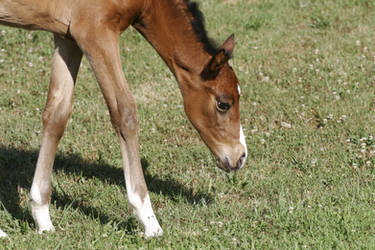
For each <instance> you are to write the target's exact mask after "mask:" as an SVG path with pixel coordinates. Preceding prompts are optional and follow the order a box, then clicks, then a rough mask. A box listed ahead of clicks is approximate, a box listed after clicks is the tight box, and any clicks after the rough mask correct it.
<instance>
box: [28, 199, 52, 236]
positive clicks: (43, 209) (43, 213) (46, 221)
mask: <svg viewBox="0 0 375 250" xmlns="http://www.w3.org/2000/svg"><path fill="white" fill-rule="evenodd" d="M31 210H32V211H31V212H32V215H33V218H34V221H35V224H36V227H37V228H38V233H39V234H42V233H43V232H53V231H55V228H54V226H53V225H52V222H51V218H50V216H49V205H48V204H45V205H41V206H40V205H38V204H36V203H34V202H32V203H31Z"/></svg>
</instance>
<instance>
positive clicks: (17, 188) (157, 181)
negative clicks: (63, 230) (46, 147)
mask: <svg viewBox="0 0 375 250" xmlns="http://www.w3.org/2000/svg"><path fill="white" fill-rule="evenodd" d="M38 153H39V152H38V151H35V150H34V151H33V150H31V151H30V150H24V149H21V148H10V147H6V146H3V145H1V144H0V205H1V203H2V204H3V206H4V208H5V209H6V210H7V211H8V212H9V213H10V214H11V215H12V217H13V218H14V219H16V220H20V221H24V222H27V223H29V224H32V223H33V219H32V217H31V213H30V211H29V210H28V209H27V208H25V206H20V204H21V203H22V202H25V200H24V199H25V198H24V197H25V196H24V195H21V193H22V192H25V191H24V190H25V189H26V190H30V187H31V183H32V178H33V175H34V171H35V165H36V161H37V158H38ZM141 164H142V168H143V172H144V176H145V179H146V183H147V187H148V189H149V191H150V192H153V193H156V194H162V195H165V196H166V197H168V198H170V199H171V200H174V201H176V200H178V201H181V199H179V198H178V197H183V198H184V199H185V201H186V202H187V203H190V204H199V203H201V202H203V201H204V202H205V203H211V202H212V201H213V197H212V196H211V195H210V194H206V193H203V192H195V191H193V189H191V188H188V187H186V186H184V185H182V184H181V183H178V182H177V181H176V180H174V179H172V178H170V177H168V178H167V179H165V178H160V177H158V176H157V175H156V174H155V175H153V174H151V173H149V171H147V168H148V166H149V163H148V161H147V159H145V158H142V160H141ZM59 171H63V172H64V173H65V174H69V175H76V176H82V177H85V178H97V179H99V180H101V181H103V182H106V183H109V184H112V185H120V186H123V187H124V188H125V181H124V175H123V171H122V168H117V167H115V166H112V165H109V164H107V163H105V162H103V161H102V160H100V159H99V160H98V161H95V162H93V161H88V160H85V159H83V158H82V157H80V156H79V155H77V154H69V153H58V154H57V155H56V158H55V163H54V172H59ZM22 197H23V198H22ZM22 199H23V200H22ZM51 202H52V203H53V204H55V206H56V207H58V208H62V209H63V208H65V207H67V206H69V207H72V208H73V209H79V210H80V211H81V212H82V213H84V214H85V215H86V216H89V217H93V218H98V219H99V221H100V222H101V224H103V225H104V224H108V223H110V222H116V224H117V225H118V227H120V228H122V229H125V230H127V231H129V232H134V230H135V228H136V227H137V226H136V225H137V223H136V221H135V219H134V217H129V218H127V219H124V220H122V221H116V220H115V219H114V218H111V217H110V216H108V215H107V214H106V213H105V212H103V211H101V210H100V208H99V209H98V208H93V207H90V206H89V205H85V204H83V203H81V202H78V201H77V200H76V199H74V198H72V197H70V196H69V195H66V194H65V193H64V192H58V193H57V192H53V191H52V195H51ZM124 202H125V201H124ZM0 208H1V207H0Z"/></svg>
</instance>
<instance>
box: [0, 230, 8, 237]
mask: <svg viewBox="0 0 375 250" xmlns="http://www.w3.org/2000/svg"><path fill="white" fill-rule="evenodd" d="M5 237H8V235H7V234H6V233H4V232H3V230H1V229H0V238H5Z"/></svg>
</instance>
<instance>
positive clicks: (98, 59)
mask: <svg viewBox="0 0 375 250" xmlns="http://www.w3.org/2000/svg"><path fill="white" fill-rule="evenodd" d="M87 30H89V31H90V35H88V36H87V35H84V34H85V32H87V31H86V30H85V31H83V32H82V33H78V32H77V33H75V32H74V29H72V32H73V36H74V38H75V39H76V40H77V43H78V44H79V46H80V47H81V48H82V50H83V51H84V53H85V54H86V55H87V58H88V59H89V62H90V64H91V66H92V68H93V71H94V73H95V76H96V78H97V80H98V83H99V85H100V88H101V90H102V92H103V95H104V98H105V100H106V103H107V106H108V109H109V112H110V116H111V122H112V125H113V127H114V129H115V130H116V133H117V135H118V137H119V140H120V148H121V154H122V158H123V169H124V175H125V182H126V191H127V198H128V201H129V203H130V205H131V207H132V208H133V209H134V210H135V215H136V217H137V218H138V219H139V221H140V222H141V223H142V225H143V226H144V228H145V235H146V236H148V237H149V236H158V235H161V234H162V232H163V231H162V229H161V228H160V225H159V223H158V221H157V219H156V217H155V214H154V211H153V209H152V206H151V202H150V198H149V195H148V191H147V186H146V182H145V179H144V176H143V172H142V167H141V162H140V158H139V152H138V138H137V133H138V132H137V130H138V125H137V117H136V105H135V102H134V99H133V96H132V95H131V93H130V91H129V89H128V86H127V83H126V80H125V77H124V73H123V71H122V67H121V60H120V52H119V34H118V33H116V32H113V31H111V30H110V29H107V28H102V29H101V28H100V27H95V28H94V29H87ZM82 34H83V35H82Z"/></svg>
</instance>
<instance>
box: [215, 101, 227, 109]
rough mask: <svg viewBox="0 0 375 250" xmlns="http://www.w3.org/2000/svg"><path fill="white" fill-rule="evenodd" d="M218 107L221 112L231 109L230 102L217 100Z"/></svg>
mask: <svg viewBox="0 0 375 250" xmlns="http://www.w3.org/2000/svg"><path fill="white" fill-rule="evenodd" d="M216 107H217V109H218V110H219V111H220V112H226V111H228V110H229V109H230V104H229V103H227V102H221V101H216Z"/></svg>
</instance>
